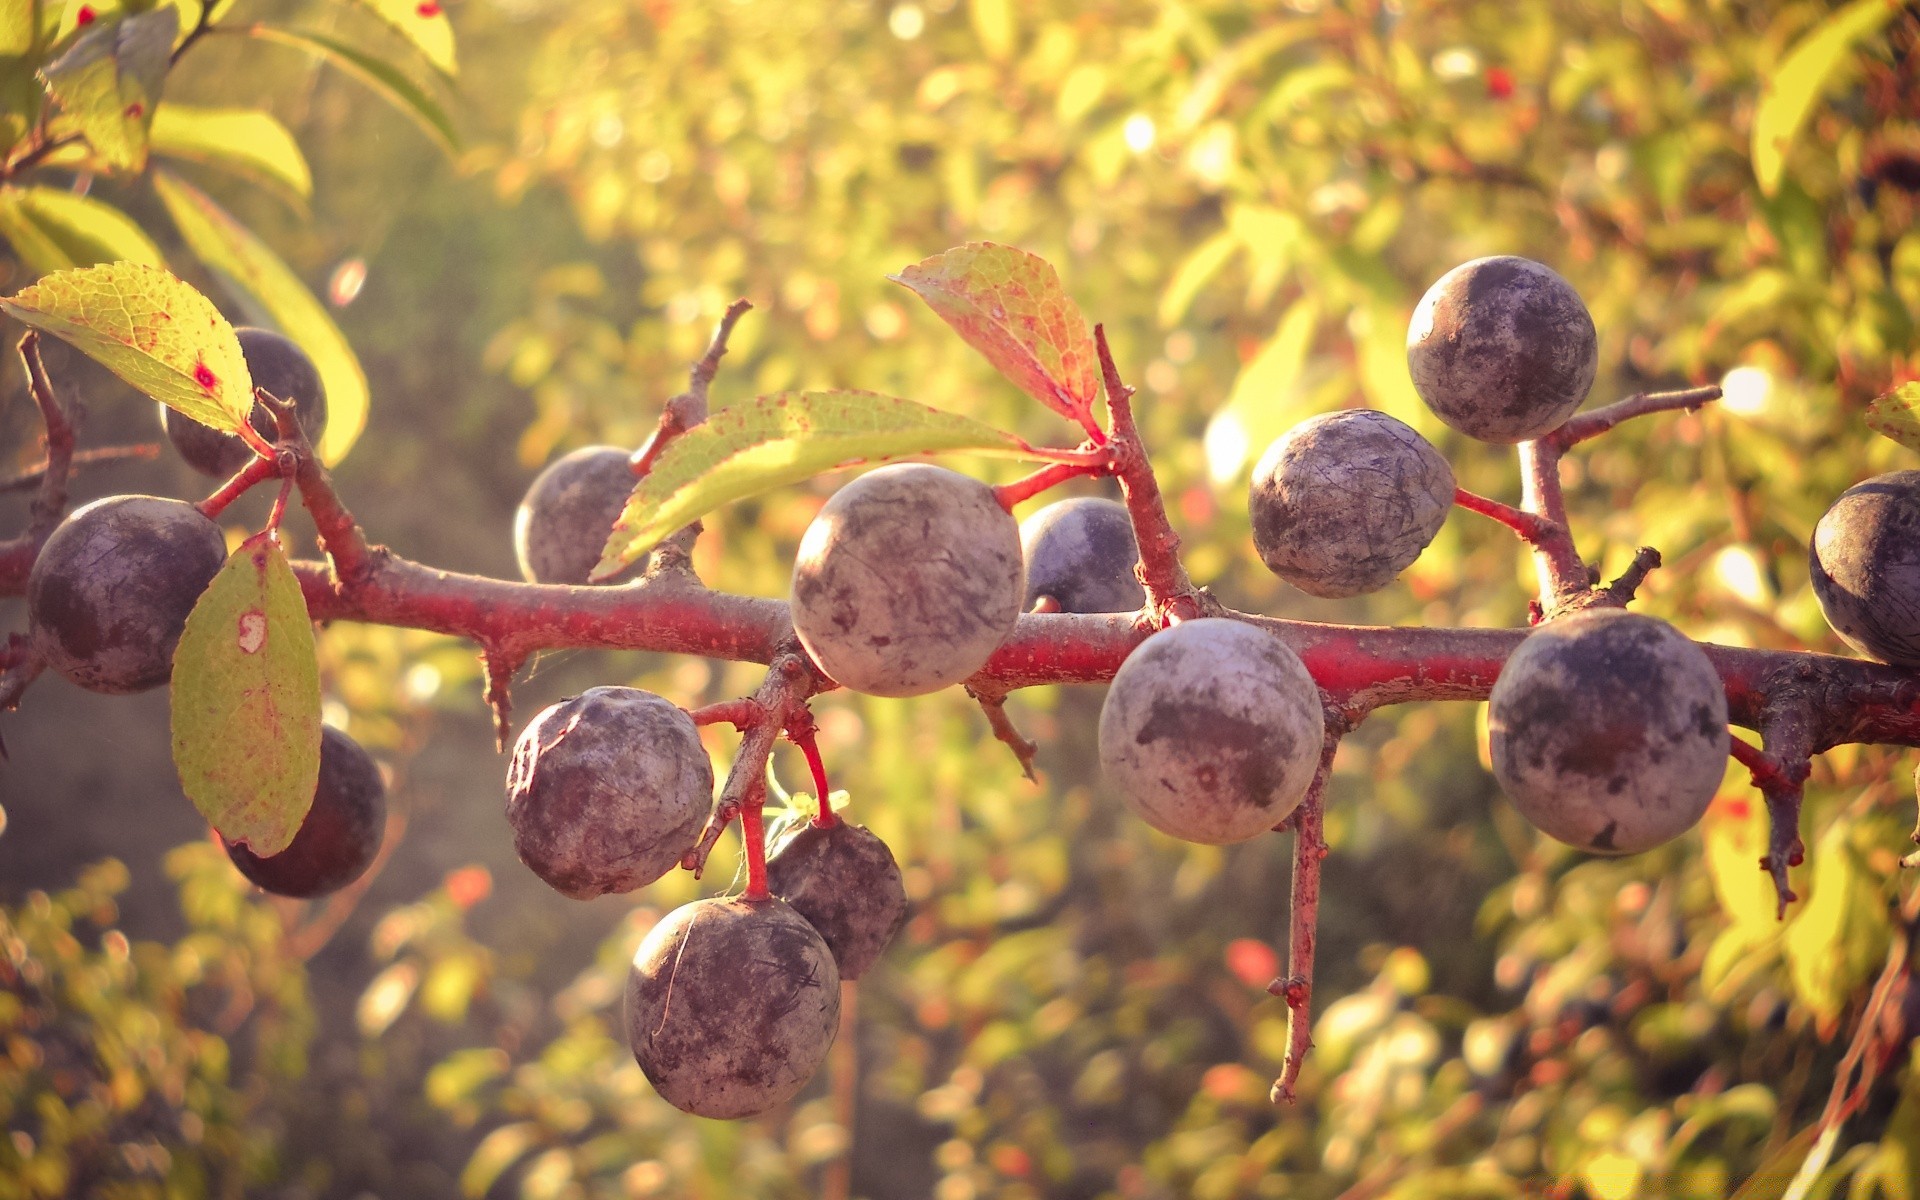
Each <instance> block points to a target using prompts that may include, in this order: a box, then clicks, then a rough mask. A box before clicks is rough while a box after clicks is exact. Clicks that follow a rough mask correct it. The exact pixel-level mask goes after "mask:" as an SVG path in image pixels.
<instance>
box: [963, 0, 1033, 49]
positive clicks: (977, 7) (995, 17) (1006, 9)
mask: <svg viewBox="0 0 1920 1200" xmlns="http://www.w3.org/2000/svg"><path fill="white" fill-rule="evenodd" d="M967 15H968V16H969V17H971V18H972V19H973V35H974V36H975V37H977V38H979V39H980V49H981V50H982V51H984V52H985V53H986V56H987V57H988V58H990V59H992V60H993V61H994V62H1005V61H1006V60H1007V59H1008V58H1010V57H1012V55H1013V51H1014V48H1015V42H1016V41H1017V40H1018V38H1019V33H1020V26H1019V23H1018V21H1017V20H1016V19H1015V17H1014V13H1013V0H972V2H971V3H970V4H968V5H967Z"/></svg>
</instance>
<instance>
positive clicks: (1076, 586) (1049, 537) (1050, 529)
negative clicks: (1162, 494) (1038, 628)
mask: <svg viewBox="0 0 1920 1200" xmlns="http://www.w3.org/2000/svg"><path fill="white" fill-rule="evenodd" d="M1020 551H1021V554H1022V556H1023V557H1024V558H1025V559H1026V563H1027V598H1026V607H1027V608H1032V607H1033V603H1034V601H1036V600H1038V599H1039V598H1040V597H1042V596H1052V597H1053V598H1054V600H1055V602H1057V603H1058V604H1059V605H1060V611H1061V612H1070V613H1108V612H1132V611H1134V610H1135V609H1137V608H1139V607H1140V606H1141V605H1143V604H1145V603H1146V602H1147V594H1146V592H1145V591H1143V590H1142V589H1141V587H1140V580H1139V579H1138V577H1136V576H1135V575H1134V573H1133V568H1134V567H1135V565H1137V564H1138V563H1139V561H1140V546H1139V544H1138V543H1137V542H1135V541H1134V539H1133V519H1132V518H1131V517H1129V516H1127V506H1126V505H1124V504H1121V503H1119V502H1118V501H1115V500H1103V499H1101V498H1099V497H1097V496H1082V497H1080V498H1079V499H1076V500H1062V501H1060V502H1059V503H1057V504H1049V505H1047V506H1046V507H1045V508H1042V509H1039V510H1038V511H1036V512H1034V513H1033V514H1032V515H1031V516H1029V517H1028V518H1027V519H1026V520H1024V521H1022V522H1020Z"/></svg>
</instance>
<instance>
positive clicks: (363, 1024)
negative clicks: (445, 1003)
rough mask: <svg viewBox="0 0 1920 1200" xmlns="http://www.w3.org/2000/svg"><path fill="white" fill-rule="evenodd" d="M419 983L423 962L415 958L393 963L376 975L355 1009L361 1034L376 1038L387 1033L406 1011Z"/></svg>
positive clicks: (356, 1021)
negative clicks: (414, 959) (415, 960)
mask: <svg viewBox="0 0 1920 1200" xmlns="http://www.w3.org/2000/svg"><path fill="white" fill-rule="evenodd" d="M419 986H420V964H418V963H416V962H414V961H413V960H412V959H406V960H405V961H402V962H397V963H394V964H393V965H392V966H389V967H387V968H386V969H385V970H383V971H381V972H380V973H379V974H378V975H375V976H374V977H373V982H372V983H369V984H368V985H367V990H366V991H364V992H361V993H360V1003H358V1004H356V1005H355V1006H354V1009H353V1019H354V1023H355V1024H356V1025H358V1026H359V1027H360V1032H361V1034H362V1035H363V1036H365V1037H370V1038H374V1037H379V1036H380V1035H381V1034H383V1033H385V1032H386V1031H387V1029H388V1027H389V1026H391V1025H392V1024H393V1023H394V1022H395V1021H397V1020H399V1019H400V1014H401V1013H403V1012H405V1011H407V1005H408V1004H410V1003H411V1002H412V1001H413V993H414V990H415V989H416V988H418V987H419Z"/></svg>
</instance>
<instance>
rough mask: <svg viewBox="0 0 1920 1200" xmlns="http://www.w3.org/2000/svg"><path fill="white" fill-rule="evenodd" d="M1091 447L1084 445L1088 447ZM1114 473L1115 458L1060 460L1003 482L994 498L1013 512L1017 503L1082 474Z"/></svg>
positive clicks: (1022, 502)
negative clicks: (1085, 460) (1031, 472)
mask: <svg viewBox="0 0 1920 1200" xmlns="http://www.w3.org/2000/svg"><path fill="white" fill-rule="evenodd" d="M1087 448H1089V447H1083V449H1087ZM1112 473H1113V460H1112V459H1111V458H1110V457H1109V458H1103V459H1101V460H1100V461H1098V462H1084V463H1083V462H1058V463H1053V464H1051V465H1049V466H1045V467H1042V468H1040V469H1039V470H1038V471H1035V472H1034V473H1033V474H1031V475H1029V476H1027V477H1026V478H1025V479H1016V480H1014V481H1013V482H1012V483H1003V484H1001V485H1000V486H998V487H996V488H994V489H993V498H994V499H995V500H998V501H999V502H1000V507H1001V508H1004V509H1006V510H1007V511H1008V512H1012V511H1013V509H1014V506H1015V505H1016V504H1024V503H1026V502H1027V501H1028V500H1031V499H1033V498H1034V497H1035V496H1038V495H1039V494H1040V493H1042V492H1044V491H1046V490H1048V489H1049V488H1053V487H1056V486H1058V485H1060V484H1063V483H1065V482H1066V481H1067V480H1069V479H1076V478H1078V477H1080V476H1082V475H1110V474H1112Z"/></svg>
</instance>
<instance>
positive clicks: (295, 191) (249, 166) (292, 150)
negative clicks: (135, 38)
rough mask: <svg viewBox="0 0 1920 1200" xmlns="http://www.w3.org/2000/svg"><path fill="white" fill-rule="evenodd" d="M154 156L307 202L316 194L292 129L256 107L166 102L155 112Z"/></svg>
mask: <svg viewBox="0 0 1920 1200" xmlns="http://www.w3.org/2000/svg"><path fill="white" fill-rule="evenodd" d="M149 136H150V139H151V144H152V146H153V149H154V152H155V153H158V154H164V155H166V156H167V157H169V158H178V159H184V160H186V161H188V162H197V163H205V164H206V165H208V166H213V167H222V168H225V169H227V170H231V171H234V172H236V173H238V174H240V175H242V176H245V177H246V178H248V179H251V180H253V181H255V182H257V183H264V184H267V185H269V186H273V187H278V188H281V189H283V190H285V191H287V192H289V193H291V194H292V195H294V196H297V197H299V198H300V199H302V200H305V199H307V198H308V197H310V196H311V195H312V194H313V174H312V172H311V171H309V170H308V169H307V160H306V157H305V156H304V155H302V154H301V153H300V144H299V143H298V142H296V141H294V140H293V135H292V134H291V133H288V132H287V127H286V126H285V125H282V124H281V123H280V122H279V121H278V120H276V119H275V118H274V117H273V116H272V114H270V113H265V112H261V111H259V110H258V109H251V108H199V107H195V106H192V105H187V104H162V105H161V106H160V109H159V111H157V112H155V113H154V114H153V129H152V131H151V133H150V135H149Z"/></svg>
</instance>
